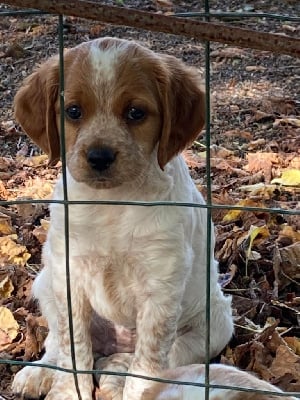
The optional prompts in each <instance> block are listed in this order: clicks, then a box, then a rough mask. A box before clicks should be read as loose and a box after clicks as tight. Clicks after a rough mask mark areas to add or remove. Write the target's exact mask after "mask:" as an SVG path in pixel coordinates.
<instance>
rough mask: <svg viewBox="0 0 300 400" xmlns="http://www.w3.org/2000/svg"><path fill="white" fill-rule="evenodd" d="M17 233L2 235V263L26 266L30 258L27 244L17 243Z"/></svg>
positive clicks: (0, 246) (0, 239) (0, 254)
mask: <svg viewBox="0 0 300 400" xmlns="http://www.w3.org/2000/svg"><path fill="white" fill-rule="evenodd" d="M16 240H17V235H10V236H4V237H0V265H1V266H4V265H7V264H15V265H19V266H24V265H25V264H26V263H27V261H28V260H29V258H30V254H29V253H28V252H27V249H26V247H25V246H22V245H20V244H18V243H16Z"/></svg>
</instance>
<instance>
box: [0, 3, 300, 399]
mask: <svg viewBox="0 0 300 400" xmlns="http://www.w3.org/2000/svg"><path fill="white" fill-rule="evenodd" d="M50 3H51V1H50V0H49V4H50ZM209 3H210V0H205V3H204V9H205V11H204V12H184V13H177V14H175V16H177V17H186V18H190V17H192V18H202V19H204V20H206V21H210V19H211V17H213V18H217V19H220V20H226V19H227V18H235V17H237V18H239V19H243V18H272V19H276V20H282V21H294V22H300V17H297V16H290V15H278V14H272V13H256V12H215V11H210V4H209ZM47 14H48V15H51V14H49V13H48V12H45V11H40V10H35V9H27V10H14V11H10V10H8V11H1V13H0V17H7V16H16V17H17V16H21V17H22V16H26V15H32V16H34V15H36V16H40V15H47ZM63 17H64V16H63V15H61V14H60V15H58V38H59V49H58V52H59V72H60V90H59V98H60V109H61V110H62V112H61V113H60V118H61V120H60V128H61V138H60V140H61V149H62V151H61V159H62V176H63V184H64V199H63V200H56V199H52V200H31V199H30V200H9V201H0V205H2V206H8V205H17V204H45V203H47V204H51V203H58V204H62V205H63V206H64V210H65V213H64V215H65V217H64V218H65V221H64V225H65V249H66V260H65V262H66V277H67V293H66V296H67V299H68V311H69V321H68V323H69V331H70V347H71V356H72V369H67V368H61V367H58V366H56V365H49V364H44V363H41V362H35V363H34V366H36V367H43V368H49V369H54V370H59V371H64V372H67V373H71V374H73V376H74V381H75V386H76V390H77V394H78V399H79V400H81V394H80V390H79V385H78V374H95V373H96V372H98V373H101V374H107V375H119V376H132V377H136V378H140V379H146V380H152V381H156V382H164V383H172V384H178V385H186V386H196V387H197V386H198V387H204V388H205V399H206V400H208V399H209V398H210V394H209V390H210V388H220V389H228V390H229V389H231V390H235V391H241V392H255V393H257V394H266V395H267V394H270V395H273V396H276V397H278V398H280V397H282V396H288V395H290V396H296V397H298V398H300V392H288V393H278V392H272V391H265V390H257V389H249V388H243V387H238V386H231V385H215V384H211V383H210V371H209V361H210V359H209V351H208V350H209V347H210V259H211V257H210V256H211V254H210V253H211V250H210V243H211V223H210V221H211V217H212V210H214V209H226V210H241V211H261V212H267V213H270V214H277V213H280V214H287V215H300V211H299V210H287V209H281V208H261V207H246V206H237V205H235V206H230V205H221V204H218V205H217V204H213V203H212V187H211V165H210V149H211V134H210V132H211V130H210V128H211V127H210V120H211V115H210V114H211V112H210V110H211V106H210V103H211V100H210V87H211V84H210V76H211V71H210V65H211V59H210V51H211V50H210V42H209V41H205V88H206V133H205V145H206V175H207V199H206V204H205V205H202V204H197V203H188V202H186V203H184V202H169V201H154V202H145V201H115V200H107V201H88V200H87V201H70V200H68V191H67V185H68V182H67V175H66V151H65V116H64V109H65V107H64V59H63V52H64V21H63ZM82 17H83V18H84V15H83V16H82ZM73 204H99V205H114V206H116V207H117V206H118V205H132V206H137V207H138V206H143V207H144V206H146V207H156V206H161V207H164V206H174V207H196V208H205V209H206V210H207V254H206V256H207V281H206V293H207V295H206V362H205V383H204V384H201V383H195V382H189V381H177V380H172V379H162V378H153V377H147V376H143V375H136V374H130V373H119V372H114V371H102V370H95V369H93V370H79V369H77V368H76V357H75V344H74V336H73V319H72V293H71V285H70V265H69V205H73ZM0 364H10V365H21V366H28V365H33V363H32V362H25V361H16V360H9V359H0ZM0 394H1V393H0ZM0 398H1V396H0Z"/></svg>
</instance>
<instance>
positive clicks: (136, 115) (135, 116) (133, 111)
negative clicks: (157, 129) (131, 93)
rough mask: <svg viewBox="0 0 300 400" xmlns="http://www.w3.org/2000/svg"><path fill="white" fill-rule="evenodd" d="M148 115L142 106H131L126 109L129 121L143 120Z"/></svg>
mask: <svg viewBox="0 0 300 400" xmlns="http://www.w3.org/2000/svg"><path fill="white" fill-rule="evenodd" d="M145 116H146V112H145V111H144V110H142V109H141V108H136V107H130V108H128V110H127V111H126V114H125V117H126V119H127V120H128V121H137V122H138V121H142V120H143V119H144V118H145Z"/></svg>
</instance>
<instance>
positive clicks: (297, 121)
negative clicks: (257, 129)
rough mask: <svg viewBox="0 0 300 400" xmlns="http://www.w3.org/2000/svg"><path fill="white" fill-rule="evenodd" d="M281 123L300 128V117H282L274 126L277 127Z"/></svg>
mask: <svg viewBox="0 0 300 400" xmlns="http://www.w3.org/2000/svg"><path fill="white" fill-rule="evenodd" d="M279 125H291V126H294V127H295V128H300V119H298V118H281V119H276V120H275V121H274V123H273V127H274V128H276V127H277V126H279Z"/></svg>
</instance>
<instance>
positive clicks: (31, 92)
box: [15, 38, 205, 188]
mask: <svg viewBox="0 0 300 400" xmlns="http://www.w3.org/2000/svg"><path fill="white" fill-rule="evenodd" d="M64 86H65V91H64V103H65V109H64V114H65V146H66V158H67V165H68V168H69V170H70V172H71V174H72V176H73V178H74V179H75V180H77V181H79V182H85V183H86V184H88V185H90V186H92V187H94V188H111V187H115V186H118V185H121V184H122V183H126V182H133V181H135V180H136V179H138V178H139V177H141V176H143V175H145V173H146V172H147V170H148V168H149V163H150V162H151V161H150V159H151V157H150V156H151V154H152V153H153V151H154V149H155V151H156V148H157V160H158V164H159V166H160V168H161V169H163V168H164V166H165V165H166V164H167V163H168V162H169V161H170V160H171V159H172V158H173V157H174V156H175V155H176V154H177V153H179V152H180V151H181V150H183V149H184V147H185V146H186V145H187V144H189V143H191V142H192V141H193V140H194V139H195V138H196V137H197V135H198V134H199V132H200V131H201V129H202V128H203V125H204V114H205V112H204V92H203V89H202V87H201V85H200V82H199V76H198V73H197V71H196V70H195V69H192V68H189V67H187V66H185V65H184V64H183V63H182V62H181V61H179V60H177V59H176V58H174V57H171V56H166V55H159V54H155V53H153V52H152V51H150V50H148V49H146V48H144V47H142V46H140V45H138V44H137V43H135V42H131V41H125V40H121V39H115V38H102V39H96V40H94V41H91V42H86V43H83V44H81V45H79V46H77V47H75V48H73V49H70V50H67V51H66V52H65V55H64ZM59 103H60V101H59V66H58V58H57V57H54V58H52V59H50V60H48V61H47V62H45V63H44V64H43V65H42V66H40V67H39V68H38V69H37V70H36V71H35V72H34V73H33V74H32V75H30V76H29V77H28V78H27V79H26V80H25V82H24V85H23V86H22V87H21V89H20V90H19V91H18V93H17V95H16V97H15V116H16V119H17V120H18V122H19V123H20V124H21V126H22V127H23V129H24V130H25V132H26V133H27V134H28V135H29V136H30V137H31V138H32V139H33V141H34V142H35V143H37V144H38V145H39V146H40V147H41V148H42V150H44V151H45V152H46V153H47V154H48V155H49V159H50V162H55V161H57V160H58V159H59V157H60V114H61V110H60V105H59ZM156 145H157V146H156Z"/></svg>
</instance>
